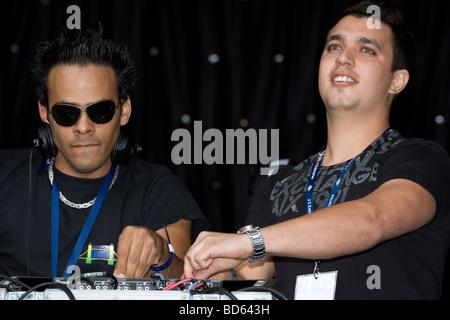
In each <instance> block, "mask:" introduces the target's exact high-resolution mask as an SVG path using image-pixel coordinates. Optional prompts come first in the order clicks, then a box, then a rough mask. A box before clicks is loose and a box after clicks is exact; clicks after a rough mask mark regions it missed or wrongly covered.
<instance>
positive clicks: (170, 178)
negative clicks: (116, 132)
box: [0, 150, 208, 277]
mask: <svg viewBox="0 0 450 320" xmlns="http://www.w3.org/2000/svg"><path fill="white" fill-rule="evenodd" d="M29 156H30V150H5V151H0V168H1V170H0V274H5V275H9V276H19V275H28V270H27V269H28V268H29V275H31V276H46V277H48V276H50V275H51V262H50V261H51V259H50V255H51V237H50V234H51V232H50V226H51V223H50V221H51V190H52V187H51V184H50V181H49V177H48V174H47V171H46V170H45V162H46V159H44V158H43V157H42V155H41V154H38V152H37V151H36V152H34V153H33V157H32V165H31V176H30V175H29V173H30V170H29ZM54 175H55V180H56V181H57V184H58V187H59V189H60V191H61V192H62V193H63V194H64V196H65V197H66V198H67V199H68V200H70V201H71V202H74V203H85V202H88V201H90V200H92V199H94V198H95V197H96V196H97V193H98V192H99V189H100V187H101V185H102V183H103V180H104V178H100V179H87V180H86V179H80V178H75V177H71V176H67V175H65V174H63V173H61V172H59V171H58V170H57V169H56V168H55V169H54ZM30 188H31V189H30ZM30 191H31V205H30V198H29V194H30ZM91 208H92V207H90V208H86V209H74V208H70V207H69V206H67V205H65V204H63V203H62V202H61V201H60V205H59V213H60V214H59V245H58V272H57V276H61V275H62V272H63V270H64V269H65V267H66V264H67V262H68V260H69V257H70V255H71V254H72V250H73V248H74V246H75V243H76V241H77V239H78V236H79V234H80V231H81V230H82V228H83V226H84V224H85V221H86V218H87V216H88V215H89V212H90V210H91ZM180 219H186V220H191V221H192V222H193V224H192V231H193V234H192V236H193V239H195V237H196V235H197V234H198V233H199V232H200V231H202V230H205V229H207V226H208V223H207V220H206V218H205V217H204V215H203V213H202V212H201V210H200V208H199V206H198V205H197V203H196V202H195V200H194V199H193V197H192V196H191V194H190V193H189V191H188V190H187V188H186V187H185V186H184V185H183V183H182V182H181V180H179V179H178V178H177V177H176V176H175V175H174V174H172V173H171V172H170V171H169V170H168V169H167V168H165V167H164V166H161V165H156V164H151V163H149V162H146V161H143V160H142V159H139V158H136V157H134V158H132V159H131V161H130V162H129V163H128V164H127V165H121V166H120V167H119V174H118V177H117V180H116V181H115V183H114V185H113V186H112V188H111V189H110V190H109V191H108V193H107V194H106V197H105V200H104V202H103V204H102V206H101V209H100V211H99V213H98V216H97V219H96V220H95V223H94V225H93V227H92V230H91V232H90V233H89V236H88V238H87V240H86V242H85V245H84V248H83V249H82V251H81V254H80V256H79V259H78V263H77V265H78V266H79V267H80V269H81V272H94V271H95V272H96V271H106V272H107V273H108V274H112V272H113V271H114V264H115V251H116V248H117V242H118V237H119V235H120V233H121V231H122V230H123V228H124V227H126V226H146V227H148V228H150V229H152V230H158V229H161V228H163V227H164V225H169V224H171V223H174V222H176V221H178V220H180ZM169 236H170V234H169Z"/></svg>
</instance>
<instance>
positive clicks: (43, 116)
mask: <svg viewBox="0 0 450 320" xmlns="http://www.w3.org/2000/svg"><path fill="white" fill-rule="evenodd" d="M38 107H39V116H40V117H41V120H42V121H43V122H44V123H47V124H49V121H48V110H47V107H46V106H44V105H43V104H42V103H41V102H40V101H38Z"/></svg>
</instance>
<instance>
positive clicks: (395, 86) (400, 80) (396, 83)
mask: <svg viewBox="0 0 450 320" xmlns="http://www.w3.org/2000/svg"><path fill="white" fill-rule="evenodd" d="M408 81H409V72H408V70H406V69H401V70H397V71H395V72H394V76H393V77H392V82H391V86H390V88H389V93H391V94H393V95H397V94H399V93H400V92H402V90H403V89H404V88H405V87H406V85H407V84H408Z"/></svg>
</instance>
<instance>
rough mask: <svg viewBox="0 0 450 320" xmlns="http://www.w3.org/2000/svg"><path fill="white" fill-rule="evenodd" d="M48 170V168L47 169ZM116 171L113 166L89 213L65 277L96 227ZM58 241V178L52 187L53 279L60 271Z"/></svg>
mask: <svg viewBox="0 0 450 320" xmlns="http://www.w3.org/2000/svg"><path fill="white" fill-rule="evenodd" d="M47 170H48V167H47ZM115 170H116V165H115V164H113V165H112V166H111V169H110V170H109V173H108V175H107V176H106V178H105V180H104V181H103V184H102V186H101V188H100V191H99V193H98V195H97V198H96V199H95V202H94V204H93V206H92V208H91V211H90V212H89V216H88V218H87V219H86V222H85V223H84V227H83V229H82V230H81V233H80V235H79V237H78V240H77V243H76V244H75V247H74V248H73V251H72V255H71V256H70V259H69V261H68V263H67V266H66V268H65V269H64V273H63V277H68V276H70V273H69V272H68V268H69V267H71V266H72V265H75V264H76V262H77V260H78V257H79V256H80V253H81V250H82V249H83V247H84V244H85V243H86V239H87V237H88V235H89V233H90V232H91V229H92V226H93V225H94V222H95V219H96V218H97V215H98V212H99V211H100V208H101V206H102V203H103V200H104V199H105V197H106V193H107V192H108V189H109V186H110V185H111V182H112V179H113V177H114V171H115ZM58 240H59V188H58V185H57V184H56V178H55V177H53V186H52V212H51V263H52V277H53V278H54V277H56V274H57V270H58Z"/></svg>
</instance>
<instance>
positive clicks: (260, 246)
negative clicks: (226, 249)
mask: <svg viewBox="0 0 450 320" xmlns="http://www.w3.org/2000/svg"><path fill="white" fill-rule="evenodd" d="M238 233H240V234H242V233H246V234H247V235H248V236H249V238H250V241H251V243H252V247H253V256H252V257H250V258H248V261H250V262H254V261H258V260H262V259H264V257H265V255H266V247H265V245H264V239H263V237H262V234H261V230H260V229H259V227H258V226H257V225H254V224H251V225H248V226H245V227H242V228H240V229H239V230H238Z"/></svg>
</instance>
